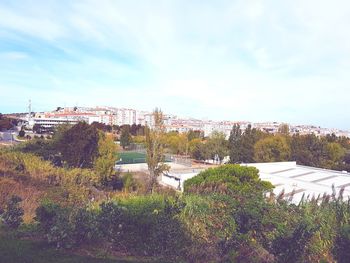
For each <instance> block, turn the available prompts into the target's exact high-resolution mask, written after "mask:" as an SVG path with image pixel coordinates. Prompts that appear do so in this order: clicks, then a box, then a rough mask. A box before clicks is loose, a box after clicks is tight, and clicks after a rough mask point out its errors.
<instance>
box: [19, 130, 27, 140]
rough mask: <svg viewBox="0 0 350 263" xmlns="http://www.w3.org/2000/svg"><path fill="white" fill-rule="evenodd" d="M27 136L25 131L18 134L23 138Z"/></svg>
mask: <svg viewBox="0 0 350 263" xmlns="http://www.w3.org/2000/svg"><path fill="white" fill-rule="evenodd" d="M25 135H26V133H25V131H24V130H20V131H19V133H18V136H19V137H21V138H23V137H24V136H25Z"/></svg>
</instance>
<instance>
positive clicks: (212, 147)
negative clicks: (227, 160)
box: [206, 132, 228, 163]
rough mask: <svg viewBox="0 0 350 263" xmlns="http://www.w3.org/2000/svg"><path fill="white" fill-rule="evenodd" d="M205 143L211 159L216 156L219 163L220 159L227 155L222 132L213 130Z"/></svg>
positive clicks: (225, 142) (225, 141)
mask: <svg viewBox="0 0 350 263" xmlns="http://www.w3.org/2000/svg"><path fill="white" fill-rule="evenodd" d="M206 144H207V147H208V150H209V152H210V157H211V158H212V159H214V158H215V157H216V156H217V157H218V158H219V162H220V163H221V161H222V159H224V157H225V156H227V155H228V145H227V140H226V136H225V134H224V133H222V132H213V133H212V134H211V136H210V137H209V139H208V141H207V143H206Z"/></svg>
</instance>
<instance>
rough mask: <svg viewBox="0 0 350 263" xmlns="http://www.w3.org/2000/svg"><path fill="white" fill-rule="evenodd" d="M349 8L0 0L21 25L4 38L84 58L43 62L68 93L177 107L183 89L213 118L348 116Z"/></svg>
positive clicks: (6, 16)
mask: <svg viewBox="0 0 350 263" xmlns="http://www.w3.org/2000/svg"><path fill="white" fill-rule="evenodd" d="M349 8H350V4H349V3H348V2H347V1H340V0H339V1H333V2H330V1H325V0H318V1H316V0H310V1H303V0H296V1H292V0H288V1H283V2H281V1H277V0H251V1H246V0H237V1H215V2H211V1H201V2H195V1H159V2H150V1H107V0H101V1H73V2H71V1H67V2H60V1H56V2H55V1H53V2H52V1H50V2H43V3H41V6H40V8H38V6H30V4H27V5H22V6H19V5H14V6H5V4H2V5H1V4H0V29H3V31H6V32H7V33H9V32H10V33H9V34H10V36H9V35H8V34H5V35H4V34H2V35H1V36H0V38H1V37H2V38H10V37H11V34H12V35H14V36H16V37H17V38H24V39H25V38H26V36H30V37H32V38H34V39H39V40H40V41H47V43H48V45H51V46H54V47H58V48H60V49H62V50H64V52H65V53H66V54H68V55H70V56H73V57H74V58H76V60H77V61H73V62H72V61H67V59H66V58H65V57H62V59H61V60H60V59H59V58H56V60H54V61H50V64H49V66H48V67H47V66H46V64H45V63H48V62H45V63H44V66H41V71H40V72H41V74H42V75H46V78H44V79H47V80H48V81H49V85H50V88H48V90H51V92H56V91H59V90H61V91H66V90H72V89H74V88H75V89H76V91H74V92H72V95H71V96H74V98H72V99H67V97H69V96H68V95H67V94H59V93H57V94H56V95H57V98H61V101H67V100H73V101H77V99H76V98H79V101H84V102H89V103H92V104H94V103H93V102H96V103H97V102H99V103H102V104H107V102H108V103H114V102H115V104H118V103H129V104H130V105H129V106H133V104H135V105H142V106H143V107H147V108H152V107H154V106H157V105H159V104H163V105H167V107H168V108H169V109H172V110H174V111H176V108H177V106H178V101H181V100H183V101H186V102H189V103H188V104H189V105H186V108H182V109H181V111H182V112H186V111H188V112H197V111H196V110H195V109H191V106H190V105H191V103H190V102H193V105H196V107H198V108H200V109H201V112H202V113H203V114H204V115H205V114H206V115H208V117H216V116H218V117H217V118H221V117H223V118H237V119H247V118H251V119H254V120H259V119H270V120H272V119H275V118H276V119H279V120H285V121H289V120H291V121H300V122H313V120H316V121H317V122H319V123H321V124H324V125H328V126H329V125H337V126H342V127H345V126H347V127H349V126H348V125H349V124H344V123H343V122H348V123H350V120H349V117H347V116H345V115H344V114H341V113H342V111H343V109H342V108H340V107H339V106H338V105H345V101H346V98H347V97H348V96H350V93H349V90H348V85H349V84H350V76H348V70H349V67H350V65H349V63H348V61H349V60H350V46H349V42H350V35H349V34H348V33H347V32H348V28H349V26H350V16H349V15H348V10H349ZM19 33H20V34H19ZM14 36H13V37H14ZM81 46H82V49H81V48H80V47H81ZM0 47H1V45H0ZM84 47H85V48H86V47H88V48H87V49H86V50H84ZM104 51H106V52H107V51H108V52H110V53H112V54H117V55H116V56H115V57H114V56H111V57H108V55H104V56H103V57H100V56H101V52H104ZM0 52H1V50H0ZM16 52H17V53H16ZM108 52H107V54H109V53H108ZM2 53H4V54H5V53H6V54H7V58H8V59H10V58H11V56H12V59H14V58H16V57H17V58H18V59H19V58H26V57H25V56H26V55H27V56H29V57H32V54H24V53H20V52H19V51H4V52H2ZM38 53H40V50H38ZM10 54H12V55H10ZM16 54H17V55H16ZM21 54H22V55H23V57H21ZM120 54H121V56H122V57H123V56H124V57H125V60H126V61H119V60H118V56H119V55H120ZM0 56H3V55H0ZM34 59H35V57H34ZM129 60H131V62H130V61H129ZM38 64H40V61H39V62H38ZM40 79H41V80H42V79H43V77H42V76H41V78H40V77H38V80H37V81H38V82H39V81H40ZM137 80H139V81H137ZM0 84H1V75H0ZM32 84H33V85H35V83H32ZM82 91H83V92H82ZM335 91H336V92H335ZM48 92H50V91H48ZM28 93H30V92H28ZM47 94H49V93H47ZM99 94H100V95H99ZM101 94H102V95H101ZM104 94H108V95H106V96H105V95H104ZM120 97H122V98H123V99H122V101H121V100H118V99H116V100H115V99H114V98H120ZM164 100H166V102H164ZM173 100H174V101H176V102H172V101H173ZM103 102H105V103H103ZM53 103H54V101H53ZM47 104H48V103H47ZM125 106H127V105H125ZM198 111H199V110H198ZM326 111H327V113H326ZM328 112H332V114H333V115H334V116H342V118H341V120H339V118H334V120H333V119H332V118H331V117H329V116H332V115H329V114H328ZM174 113H176V112H174ZM196 114H197V113H196ZM188 115H190V114H188ZM202 116H203V115H201V116H198V117H202ZM323 116H325V117H323ZM335 119H337V120H336V123H335ZM349 128H350V127H349Z"/></svg>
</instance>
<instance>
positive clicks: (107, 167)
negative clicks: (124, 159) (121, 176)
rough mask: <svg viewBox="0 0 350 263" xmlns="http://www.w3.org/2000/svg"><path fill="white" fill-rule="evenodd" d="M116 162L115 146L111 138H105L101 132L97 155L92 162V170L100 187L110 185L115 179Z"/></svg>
mask: <svg viewBox="0 0 350 263" xmlns="http://www.w3.org/2000/svg"><path fill="white" fill-rule="evenodd" d="M116 161H117V146H116V145H115V143H114V141H113V138H112V137H111V136H106V135H105V134H104V133H103V132H100V133H99V140H98V155H97V158H96V160H95V161H94V170H95V172H96V174H97V176H98V178H99V182H100V184H102V185H107V184H108V183H112V182H113V180H114V179H115V177H116V171H115V169H114V166H115V162H116Z"/></svg>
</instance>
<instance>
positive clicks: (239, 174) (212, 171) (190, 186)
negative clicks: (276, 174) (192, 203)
mask: <svg viewBox="0 0 350 263" xmlns="http://www.w3.org/2000/svg"><path fill="white" fill-rule="evenodd" d="M184 187H185V192H191V193H206V194H207V193H214V192H216V193H221V194H235V195H242V194H244V195H246V194H254V195H257V194H259V193H261V194H262V193H264V192H267V191H270V190H272V189H273V186H272V184H271V183H270V182H266V181H262V180H260V178H259V171H258V170H257V169H256V168H254V167H243V166H240V165H235V164H227V165H222V166H220V167H217V168H209V169H207V170H205V171H203V172H201V173H199V174H198V175H197V176H195V177H193V178H191V179H189V180H186V181H185V185H184Z"/></svg>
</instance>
